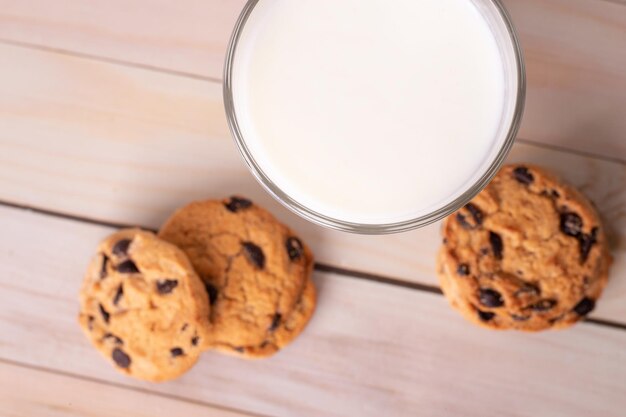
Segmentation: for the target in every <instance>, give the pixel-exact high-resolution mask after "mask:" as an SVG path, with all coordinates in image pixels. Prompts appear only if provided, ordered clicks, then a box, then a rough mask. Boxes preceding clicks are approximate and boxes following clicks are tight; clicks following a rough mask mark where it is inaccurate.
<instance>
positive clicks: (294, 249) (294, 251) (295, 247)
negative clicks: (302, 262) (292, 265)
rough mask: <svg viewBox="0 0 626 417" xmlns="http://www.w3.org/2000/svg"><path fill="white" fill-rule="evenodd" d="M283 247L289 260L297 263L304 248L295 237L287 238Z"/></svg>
mask: <svg viewBox="0 0 626 417" xmlns="http://www.w3.org/2000/svg"><path fill="white" fill-rule="evenodd" d="M285 246H286V247H287V255H289V259H291V260H292V261H297V260H298V259H300V258H301V257H302V253H303V252H304V246H303V245H302V242H301V241H300V239H298V238H297V237H290V238H288V239H287V243H286V245H285Z"/></svg>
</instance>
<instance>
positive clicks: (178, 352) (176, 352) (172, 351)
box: [170, 347, 185, 358]
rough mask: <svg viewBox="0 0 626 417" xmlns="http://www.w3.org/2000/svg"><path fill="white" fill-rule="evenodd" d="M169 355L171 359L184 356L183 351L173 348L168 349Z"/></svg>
mask: <svg viewBox="0 0 626 417" xmlns="http://www.w3.org/2000/svg"><path fill="white" fill-rule="evenodd" d="M170 354H171V355H172V358H175V357H177V356H182V355H184V354H185V351H183V350H182V349H181V348H179V347H175V348H172V349H170Z"/></svg>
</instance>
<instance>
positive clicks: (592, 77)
mask: <svg viewBox="0 0 626 417" xmlns="http://www.w3.org/2000/svg"><path fill="white" fill-rule="evenodd" d="M244 3H245V1H244V0H208V1H200V0H186V1H178V2H171V1H166V0H159V1H158V2H156V4H155V2H154V1H147V0H132V1H122V0H112V1H107V2H95V3H93V2H91V3H87V2H84V1H80V0H67V1H64V2H63V4H62V7H59V4H58V3H56V2H49V1H46V0H26V1H25V0H4V1H3V2H2V10H0V38H2V39H6V40H12V41H18V42H26V43H32V44H37V45H42V46H46V47H53V48H62V49H66V50H70V51H75V52H78V53H85V54H93V55H96V56H102V57H107V58H113V59H119V60H123V61H128V62H133V63H138V64H143V65H149V66H154V67H159V68H164V69H168V70H174V71H182V72H186V73H193V74H198V75H202V76H208V77H212V78H221V74H222V63H223V59H224V51H225V48H226V43H227V41H228V37H229V35H230V31H231V28H232V26H233V25H234V22H235V20H236V17H237V15H238V13H239V11H240V10H241V8H242V7H243V4H244ZM504 3H505V4H506V6H507V7H508V8H509V10H510V12H511V15H512V17H513V20H514V22H515V24H516V26H517V29H518V31H519V33H520V37H521V40H522V44H523V47H524V53H525V56H526V61H527V70H528V84H529V88H528V100H527V107H526V115H525V118H524V121H523V125H522V129H521V133H520V134H521V136H522V137H525V138H528V139H533V140H538V141H545V142H549V143H552V144H555V145H561V146H565V147H571V148H574V149H579V150H586V151H589V152H593V153H599V154H603V155H606V156H611V157H615V158H621V159H622V160H626V141H624V140H623V137H624V136H623V132H624V131H626V119H625V118H624V117H622V116H623V109H624V108H626V72H625V71H624V68H626V54H625V53H624V44H625V43H626V4H619V2H609V1H603V0H524V1H522V0H504Z"/></svg>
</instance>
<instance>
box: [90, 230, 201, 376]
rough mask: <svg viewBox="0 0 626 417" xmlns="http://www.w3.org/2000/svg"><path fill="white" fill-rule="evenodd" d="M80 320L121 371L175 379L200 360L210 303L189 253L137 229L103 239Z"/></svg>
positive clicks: (93, 340)
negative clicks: (187, 255) (188, 255)
mask: <svg viewBox="0 0 626 417" xmlns="http://www.w3.org/2000/svg"><path fill="white" fill-rule="evenodd" d="M80 302H81V310H80V315H79V322H80V324H81V327H82V328H83V331H84V333H85V335H87V337H88V338H89V340H90V341H91V342H92V343H93V345H94V346H95V347H96V349H98V350H99V351H100V352H101V353H102V354H103V355H104V356H105V357H107V358H108V359H109V360H110V361H111V362H112V363H113V365H114V366H115V368H116V369H117V370H118V371H120V372H122V373H124V374H126V375H129V376H132V377H135V378H139V379H144V380H148V381H155V382H156V381H164V380H168V379H172V378H175V377H177V376H179V375H181V374H182V373H184V372H185V371H186V370H188V369H189V368H190V367H191V366H192V365H193V364H194V363H195V362H196V360H197V359H198V356H199V354H200V352H201V345H202V343H203V339H204V338H205V337H206V333H207V331H208V329H209V325H210V324H209V322H208V316H209V300H208V297H207V294H206V291H205V289H204V285H203V283H202V281H201V280H200V278H199V277H198V275H197V274H196V273H195V272H194V270H193V267H192V266H191V264H190V262H189V260H188V259H187V257H186V255H185V254H184V253H183V252H182V251H181V250H180V249H178V248H177V247H175V246H174V245H172V244H170V243H168V242H165V241H162V240H161V239H159V238H157V237H156V236H155V235H154V234H153V233H149V232H144V231H141V230H138V229H127V230H122V231H120V232H117V233H115V234H113V235H111V236H110V237H108V238H107V239H105V240H104V241H103V242H102V243H101V244H100V246H99V247H98V253H97V255H96V256H95V257H94V259H93V260H92V261H91V263H90V265H89V268H88V271H87V274H86V276H85V280H84V282H83V286H82V289H81V292H80Z"/></svg>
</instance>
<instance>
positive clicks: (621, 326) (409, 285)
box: [0, 200, 626, 331]
mask: <svg viewBox="0 0 626 417" xmlns="http://www.w3.org/2000/svg"><path fill="white" fill-rule="evenodd" d="M0 206H4V207H9V208H12V209H18V210H24V211H28V212H31V213H36V214H41V215H44V216H50V217H56V218H60V219H64V220H71V221H75V222H79V223H86V224H91V225H96V226H103V227H108V228H111V229H124V228H128V227H141V228H142V229H144V230H149V231H151V232H155V233H156V232H157V230H156V229H154V228H149V227H143V226H137V225H128V224H121V223H114V222H107V221H102V220H96V219H92V218H88V217H82V216H77V215H73V214H66V213H61V212H56V211H52V210H46V209H40V208H36V207H32V206H29V205H26V204H18V203H12V202H9V201H4V200H0ZM314 269H315V270H316V271H319V272H327V273H331V274H334V275H336V276H338V277H340V278H341V277H349V278H356V279H362V280H365V281H371V282H376V283H379V284H385V285H392V286H395V287H400V288H406V289H410V290H414V291H421V292H426V293H430V294H435V295H440V296H443V292H442V291H441V289H440V288H439V287H437V286H435V285H429V284H421V283H417V282H409V281H405V280H402V279H399V278H393V277H388V276H384V275H379V274H374V273H370V272H364V271H358V270H354V269H347V268H342V267H338V266H333V265H328V264H324V263H320V262H316V263H315V267H314ZM583 322H586V323H589V324H594V325H598V326H602V327H607V328H611V329H618V330H624V331H626V323H619V322H615V321H611V320H605V319H596V318H586V319H585V320H583Z"/></svg>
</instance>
